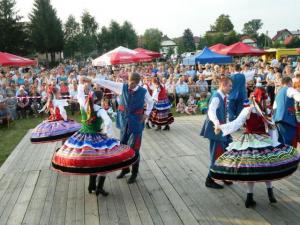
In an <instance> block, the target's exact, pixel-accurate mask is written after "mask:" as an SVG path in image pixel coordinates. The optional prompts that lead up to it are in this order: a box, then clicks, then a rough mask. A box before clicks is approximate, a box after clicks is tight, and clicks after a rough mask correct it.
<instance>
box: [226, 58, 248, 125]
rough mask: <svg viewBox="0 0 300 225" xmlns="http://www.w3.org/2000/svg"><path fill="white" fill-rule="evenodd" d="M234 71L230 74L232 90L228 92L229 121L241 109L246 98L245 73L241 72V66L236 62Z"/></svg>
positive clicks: (236, 115)
mask: <svg viewBox="0 0 300 225" xmlns="http://www.w3.org/2000/svg"><path fill="white" fill-rule="evenodd" d="M234 69H235V73H234V74H232V75H231V76H230V78H231V81H232V90H231V92H230V94H229V97H228V99H229V107H228V114H229V121H233V120H234V119H235V118H236V117H238V115H239V114H240V112H241V111H242V109H243V102H244V100H245V99H246V98H247V91H246V78H245V75H244V74H242V73H241V67H240V65H239V64H236V65H235V67H234Z"/></svg>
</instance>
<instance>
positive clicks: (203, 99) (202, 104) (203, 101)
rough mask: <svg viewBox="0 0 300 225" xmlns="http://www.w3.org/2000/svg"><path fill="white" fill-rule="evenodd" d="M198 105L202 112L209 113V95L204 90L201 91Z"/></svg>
mask: <svg viewBox="0 0 300 225" xmlns="http://www.w3.org/2000/svg"><path fill="white" fill-rule="evenodd" d="M197 106H198V109H199V111H200V113H202V114H206V113H207V109H208V97H207V95H206V94H205V93H204V92H202V93H201V96H200V99H199V100H198V102H197Z"/></svg>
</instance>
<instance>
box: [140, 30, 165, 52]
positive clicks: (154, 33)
mask: <svg viewBox="0 0 300 225" xmlns="http://www.w3.org/2000/svg"><path fill="white" fill-rule="evenodd" d="M161 40H162V33H161V32H160V31H159V30H158V29H156V28H150V29H147V30H146V31H145V33H144V35H143V48H146V49H149V50H152V51H157V52H159V50H160V47H161Z"/></svg>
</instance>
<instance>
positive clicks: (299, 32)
mask: <svg viewBox="0 0 300 225" xmlns="http://www.w3.org/2000/svg"><path fill="white" fill-rule="evenodd" d="M291 34H292V35H300V30H294V31H291Z"/></svg>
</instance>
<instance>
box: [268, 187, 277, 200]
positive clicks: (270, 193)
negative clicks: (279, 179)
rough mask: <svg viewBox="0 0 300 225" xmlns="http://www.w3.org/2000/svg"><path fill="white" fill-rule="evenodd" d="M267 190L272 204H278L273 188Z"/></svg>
mask: <svg viewBox="0 0 300 225" xmlns="http://www.w3.org/2000/svg"><path fill="white" fill-rule="evenodd" d="M267 190H268V196H269V200H270V202H271V203H276V202H277V200H276V198H275V196H274V192H273V188H268V189H267Z"/></svg>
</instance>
